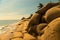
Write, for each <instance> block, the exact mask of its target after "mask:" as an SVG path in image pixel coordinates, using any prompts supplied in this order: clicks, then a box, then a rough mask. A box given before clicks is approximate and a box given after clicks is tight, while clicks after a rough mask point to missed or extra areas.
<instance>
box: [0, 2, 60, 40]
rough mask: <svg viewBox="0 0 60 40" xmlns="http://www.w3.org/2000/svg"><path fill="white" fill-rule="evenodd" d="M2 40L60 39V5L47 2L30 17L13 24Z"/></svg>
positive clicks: (0, 38)
mask: <svg viewBox="0 0 60 40" xmlns="http://www.w3.org/2000/svg"><path fill="white" fill-rule="evenodd" d="M12 27H13V28H14V27H15V29H13V28H12V30H9V31H7V32H5V33H3V34H1V35H0V40H60V38H59V37H60V5H59V3H47V5H45V6H43V7H42V8H41V9H39V10H38V11H37V12H36V13H35V14H33V15H31V16H30V17H29V18H23V19H22V21H20V22H18V23H16V24H14V25H12Z"/></svg>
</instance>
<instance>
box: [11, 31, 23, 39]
mask: <svg viewBox="0 0 60 40" xmlns="http://www.w3.org/2000/svg"><path fill="white" fill-rule="evenodd" d="M17 37H23V34H22V33H21V32H13V37H12V38H17Z"/></svg>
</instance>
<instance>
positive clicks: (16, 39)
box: [11, 38, 23, 40]
mask: <svg viewBox="0 0 60 40" xmlns="http://www.w3.org/2000/svg"><path fill="white" fill-rule="evenodd" d="M11 40H23V39H22V38H14V39H11Z"/></svg>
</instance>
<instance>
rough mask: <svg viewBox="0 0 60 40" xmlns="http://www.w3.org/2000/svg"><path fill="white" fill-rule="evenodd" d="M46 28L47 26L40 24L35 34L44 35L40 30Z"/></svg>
mask: <svg viewBox="0 0 60 40" xmlns="http://www.w3.org/2000/svg"><path fill="white" fill-rule="evenodd" d="M46 26H47V23H41V24H39V25H37V28H36V32H37V33H38V34H39V35H42V34H43V33H44V32H43V31H42V30H43V29H44V28H45V27H46Z"/></svg>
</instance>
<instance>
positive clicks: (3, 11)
mask: <svg viewBox="0 0 60 40" xmlns="http://www.w3.org/2000/svg"><path fill="white" fill-rule="evenodd" d="M49 1H50V0H0V20H16V19H20V18H22V17H28V16H29V15H30V14H32V13H34V12H35V11H36V10H37V6H38V4H39V3H43V4H45V3H47V2H49ZM51 1H53V2H57V0H51Z"/></svg>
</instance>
